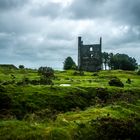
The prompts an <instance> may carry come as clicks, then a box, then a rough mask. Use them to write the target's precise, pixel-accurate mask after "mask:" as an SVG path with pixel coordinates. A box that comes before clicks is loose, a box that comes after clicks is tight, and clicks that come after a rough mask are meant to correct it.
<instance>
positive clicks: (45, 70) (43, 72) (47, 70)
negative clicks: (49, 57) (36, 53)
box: [38, 67, 54, 78]
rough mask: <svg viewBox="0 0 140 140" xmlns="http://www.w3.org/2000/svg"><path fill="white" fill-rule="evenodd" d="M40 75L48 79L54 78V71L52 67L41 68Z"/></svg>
mask: <svg viewBox="0 0 140 140" xmlns="http://www.w3.org/2000/svg"><path fill="white" fill-rule="evenodd" d="M38 73H39V74H41V75H42V76H44V77H46V78H52V77H54V70H53V69H52V68H51V67H40V68H39V69H38Z"/></svg>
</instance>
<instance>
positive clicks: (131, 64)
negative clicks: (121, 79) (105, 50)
mask: <svg viewBox="0 0 140 140" xmlns="http://www.w3.org/2000/svg"><path fill="white" fill-rule="evenodd" d="M109 65H110V67H111V69H114V70H116V69H122V70H135V69H136V68H137V63H136V60H135V58H132V57H129V56H128V55H126V54H119V53H117V54H115V55H113V54H112V55H111V56H110V59H109Z"/></svg>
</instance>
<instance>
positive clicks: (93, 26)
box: [0, 0, 140, 69]
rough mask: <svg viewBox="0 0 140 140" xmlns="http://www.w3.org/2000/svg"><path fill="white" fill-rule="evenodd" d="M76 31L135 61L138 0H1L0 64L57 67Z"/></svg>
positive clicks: (139, 34)
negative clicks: (100, 39)
mask: <svg viewBox="0 0 140 140" xmlns="http://www.w3.org/2000/svg"><path fill="white" fill-rule="evenodd" d="M78 36H82V38H83V41H84V43H85V44H88V43H92V44H93V43H98V42H99V37H100V36H102V38H103V46H102V47H103V48H102V49H103V51H107V52H113V53H126V54H128V55H129V56H132V57H134V58H135V59H136V60H137V62H138V63H140V0H0V63H2V64H4V63H6V64H15V65H16V66H18V65H20V64H23V65H25V67H32V68H37V67H39V66H51V67H53V68H55V69H61V68H62V67H63V61H64V59H65V58H66V57H67V56H71V57H72V58H73V59H74V60H75V61H76V62H77V53H78V52H77V37H78Z"/></svg>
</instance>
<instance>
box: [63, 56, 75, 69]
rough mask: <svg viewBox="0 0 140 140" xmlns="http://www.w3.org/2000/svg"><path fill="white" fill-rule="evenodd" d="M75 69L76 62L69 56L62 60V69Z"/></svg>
mask: <svg viewBox="0 0 140 140" xmlns="http://www.w3.org/2000/svg"><path fill="white" fill-rule="evenodd" d="M70 69H76V64H75V62H74V61H73V59H72V58H71V57H70V56H69V57H67V58H66V59H65V61H64V70H70Z"/></svg>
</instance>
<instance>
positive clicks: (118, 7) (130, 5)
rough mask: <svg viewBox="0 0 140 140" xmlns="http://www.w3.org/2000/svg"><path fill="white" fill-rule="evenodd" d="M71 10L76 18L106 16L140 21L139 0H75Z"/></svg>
mask: <svg viewBox="0 0 140 140" xmlns="http://www.w3.org/2000/svg"><path fill="white" fill-rule="evenodd" d="M69 11H70V12H71V13H72V14H71V18H74V19H91V20H92V19H96V18H104V19H105V20H114V21H115V22H118V21H119V22H122V23H123V22H124V23H127V22H128V24H130V23H131V24H138V22H139V21H140V18H139V13H140V1H139V0H135V1H133V0H114V1H112V0H86V1H81V0H74V1H73V3H72V4H71V6H70V7H69ZM101 24H103V23H101Z"/></svg>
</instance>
